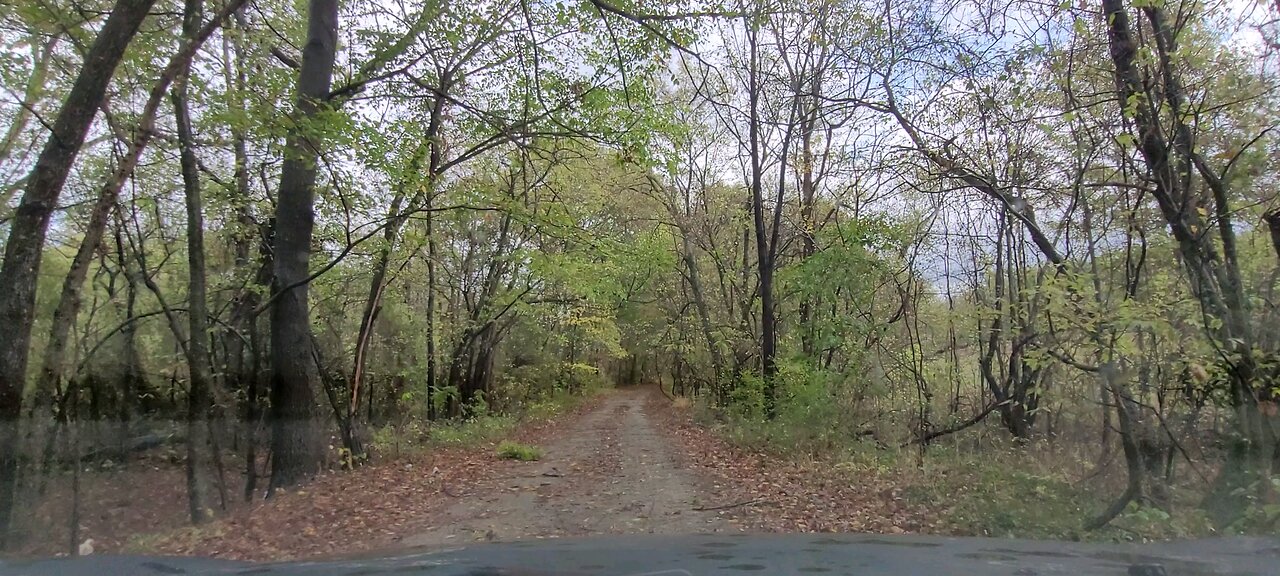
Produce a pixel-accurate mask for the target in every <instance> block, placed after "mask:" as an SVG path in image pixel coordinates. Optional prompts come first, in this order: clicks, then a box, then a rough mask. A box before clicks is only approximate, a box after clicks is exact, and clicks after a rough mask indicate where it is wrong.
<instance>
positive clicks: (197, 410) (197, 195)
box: [170, 0, 213, 524]
mask: <svg viewBox="0 0 1280 576" xmlns="http://www.w3.org/2000/svg"><path fill="white" fill-rule="evenodd" d="M201 1H202V0H186V5H185V8H184V13H183V16H182V36H183V38H184V39H185V40H186V41H187V42H193V41H194V40H195V35H196V34H197V33H198V32H199V29H200V17H201V9H200V8H201ZM170 96H171V100H172V101H173V114H174V120H175V124H176V125H177V129H178V149H179V165H180V166H181V169H182V187H183V190H184V191H185V193H186V209H187V274H188V277H187V328H188V333H189V334H190V339H189V341H188V343H187V364H188V366H187V370H188V372H189V377H188V385H187V442H186V443H187V464H186V465H187V509H188V512H189V513H190V515H191V522H192V523H193V524H202V523H204V522H205V521H206V520H209V519H210V518H211V517H212V516H213V514H212V510H211V509H210V508H209V504H208V498H209V493H208V482H207V478H206V473H207V470H205V468H206V467H207V463H206V459H205V454H204V452H205V450H206V449H207V448H208V443H209V438H208V432H209V428H208V424H209V423H208V412H209V398H210V389H211V387H212V386H213V382H212V381H213V374H212V370H211V367H210V364H209V313H208V310H207V308H208V306H207V302H208V291H207V288H206V282H205V254H204V201H203V199H202V198H201V191H200V167H199V163H198V161H197V160H196V153H195V149H194V148H193V146H194V139H195V136H194V135H193V134H192V129H191V111H190V108H189V107H188V105H187V72H186V71H185V70H184V71H183V72H181V73H179V74H178V77H177V78H175V79H174V83H173V91H172V93H171V94H170Z"/></svg>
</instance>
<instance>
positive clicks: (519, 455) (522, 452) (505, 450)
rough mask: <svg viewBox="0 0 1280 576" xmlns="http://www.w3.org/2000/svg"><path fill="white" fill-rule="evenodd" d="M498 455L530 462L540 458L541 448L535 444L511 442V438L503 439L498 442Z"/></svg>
mask: <svg viewBox="0 0 1280 576" xmlns="http://www.w3.org/2000/svg"><path fill="white" fill-rule="evenodd" d="M497 452H498V457H499V458H505V459H507V460H519V461H521V462H532V461H534V460H538V459H540V458H542V450H541V449H539V448H538V447H537V446H530V445H528V444H521V443H519V442H512V441H511V440H503V441H502V442H501V443H500V444H498V450H497Z"/></svg>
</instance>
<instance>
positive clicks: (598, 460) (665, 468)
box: [400, 389, 733, 548]
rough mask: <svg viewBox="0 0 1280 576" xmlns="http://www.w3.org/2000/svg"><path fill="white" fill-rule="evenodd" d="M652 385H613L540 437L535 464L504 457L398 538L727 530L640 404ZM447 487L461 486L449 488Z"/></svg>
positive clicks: (438, 542)
mask: <svg viewBox="0 0 1280 576" xmlns="http://www.w3.org/2000/svg"><path fill="white" fill-rule="evenodd" d="M651 392H652V391H650V390H634V389H629V390H618V391H616V392H613V393H611V394H610V395H609V396H608V397H606V398H605V399H604V400H603V401H601V402H600V404H599V405H598V406H597V407H595V408H594V409H593V410H591V411H590V412H588V413H587V414H585V415H583V416H582V417H581V418H579V419H578V420H577V421H576V422H573V423H572V424H571V425H569V426H568V427H567V428H566V429H563V430H561V431H560V432H559V433H558V434H557V435H556V437H555V439H554V440H552V441H550V442H548V443H546V444H544V445H543V446H542V449H543V457H542V459H541V460H539V461H537V462H510V463H506V464H505V467H506V470H505V471H504V472H507V473H502V474H500V475H499V476H498V477H497V478H496V479H495V480H492V481H488V482H482V483H481V484H479V485H476V486H471V487H466V488H465V493H460V494H459V497H458V499H457V501H456V502H454V503H453V504H452V505H450V506H449V507H448V508H447V509H445V510H444V511H443V513H441V514H440V515H439V516H436V517H433V518H430V519H428V521H429V522H431V524H432V525H431V526H428V527H426V528H425V529H424V530H422V531H421V532H419V533H417V534H413V535H410V536H407V537H405V538H403V539H402V540H401V542H400V543H401V544H402V545H404V546H409V547H414V548H436V547H445V546H450V545H457V544H462V543H467V542H474V541H486V540H496V541H510V540H523V539H536V538H555V537H562V536H589V535H600V534H639V533H656V534H691V533H706V532H719V531H724V530H732V529H733V528H731V527H730V526H729V525H728V524H727V523H726V522H725V521H724V520H723V519H722V518H721V516H720V515H719V514H717V513H716V512H714V511H698V510H696V509H695V508H698V507H700V506H701V505H704V504H705V502H703V500H704V499H705V496H703V491H702V490H701V489H700V488H699V481H698V478H696V477H695V476H694V474H693V473H692V472H690V471H687V470H684V469H682V468H681V467H680V465H679V463H678V460H677V458H676V456H675V454H674V452H673V450H672V447H671V446H669V444H668V439H667V437H666V435H664V434H661V433H660V431H659V430H658V429H657V428H656V426H655V424H654V423H653V421H652V420H651V418H650V416H649V414H648V413H647V412H646V410H645V404H646V402H647V401H648V397H649V395H650V394H651ZM451 488H452V489H453V490H454V491H455V492H456V491H458V490H460V489H462V487H456V486H455V487H451Z"/></svg>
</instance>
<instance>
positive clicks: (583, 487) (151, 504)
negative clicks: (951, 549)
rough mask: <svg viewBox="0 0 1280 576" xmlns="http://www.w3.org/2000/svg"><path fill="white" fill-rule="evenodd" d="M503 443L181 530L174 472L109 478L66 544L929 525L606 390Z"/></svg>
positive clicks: (370, 473)
mask: <svg viewBox="0 0 1280 576" xmlns="http://www.w3.org/2000/svg"><path fill="white" fill-rule="evenodd" d="M511 438H514V439H517V440H519V441H521V442H526V443H531V444H535V445H537V446H539V447H540V448H541V449H542V458H541V459H540V460H538V461H534V462H519V461H513V460H502V459H499V458H498V457H497V456H496V455H495V453H494V449H493V445H492V444H485V445H482V446H472V447H467V448H447V449H444V448H442V449H433V450H431V451H430V452H429V453H427V454H423V455H420V456H416V457H407V456H404V457H401V458H398V459H388V460H386V461H383V462H380V463H376V464H373V465H368V466H364V467H362V468H360V469H358V470H356V471H354V472H343V473H332V474H326V475H324V476H322V477H320V478H318V479H317V480H315V481H314V482H311V483H310V484H307V485H305V486H303V487H300V488H299V489H297V490H295V491H292V492H288V493H284V494H280V495H277V496H276V497H275V498H272V499H270V500H268V501H264V502H259V503H256V504H254V505H253V506H247V505H244V506H240V507H239V508H236V509H233V510H232V511H231V512H229V513H227V514H226V515H225V516H223V517H222V518H220V519H219V520H217V521H215V522H212V523H210V524H208V525H205V526H201V527H197V528H191V527H184V526H183V524H184V515H185V507H184V501H183V499H182V495H181V487H182V482H181V467H180V466H172V467H173V468H174V470H172V474H169V475H170V476H173V478H167V477H166V478H161V477H159V476H160V475H163V474H165V473H166V472H165V471H163V470H160V469H158V468H156V467H145V469H146V471H144V472H141V474H148V475H151V476H155V477H148V478H146V479H145V481H146V482H147V484H149V485H150V486H152V488H151V491H150V492H149V495H146V494H142V493H141V492H139V490H143V491H145V490H146V489H145V488H139V482H140V481H142V480H144V479H143V478H134V477H131V476H130V474H125V473H122V474H119V475H117V476H116V477H113V478H114V479H111V480H109V481H107V482H97V483H95V484H102V485H101V486H97V487H92V486H90V487H89V488H88V489H87V492H86V493H87V495H88V496H89V497H88V499H87V500H88V502H87V503H86V505H85V510H84V512H83V513H82V517H83V518H84V527H83V528H82V532H81V538H82V539H83V538H93V539H94V540H95V553H104V552H106V553H110V552H122V551H130V552H145V553H151V554H177V555H199V556H215V557H227V558H238V559H250V560H282V559H292V558H302V557H325V556H334V555H341V554H350V553H354V552H364V551H377V552H383V551H386V552H388V553H394V552H395V551H397V550H399V551H403V550H406V549H431V548H439V547H448V546H456V545H459V544H464V543H469V542H476V541H495V540H496V541H508V540H521V539H534V538H555V537H571V536H589V535H598V534H626V533H660V534H686V533H706V532H723V531H735V532H736V531H786V532H790V531H855V532H884V533H903V532H916V531H921V532H931V531H936V530H937V529H938V526H937V525H936V524H934V523H931V522H930V521H928V520H927V519H928V518H929V517H930V516H931V515H929V514H925V513H923V511H921V510H916V509H913V508H912V507H911V506H910V505H908V504H907V503H906V502H905V501H904V500H903V499H902V498H901V497H900V496H899V493H898V491H897V489H895V488H892V487H891V485H892V483H891V482H889V481H888V480H887V479H877V478H878V476H876V475H868V476H866V477H865V478H859V479H856V480H854V481H851V471H849V470H838V469H833V468H832V467H831V466H830V465H829V464H828V465H824V464H823V463H821V462H810V463H806V462H805V461H803V460H798V459H795V458H785V459H784V458H782V457H779V456H771V455H767V454H763V453H755V452H747V451H742V450H739V449H736V448H734V447H731V446H730V445H728V444H727V443H726V442H724V441H723V440H722V439H720V438H719V437H717V436H716V434H715V433H713V432H711V431H709V430H707V429H705V428H703V427H701V426H698V425H696V424H695V423H693V421H692V418H691V417H690V415H689V411H688V410H681V409H677V408H673V407H672V404H671V403H670V402H669V401H668V400H667V399H666V398H664V397H663V396H662V395H661V394H659V392H658V391H657V390H656V389H654V388H645V389H624V390H616V391H611V392H609V393H607V394H604V395H602V396H601V397H599V398H596V399H594V400H592V401H591V402H588V403H587V404H585V405H583V406H582V407H580V408H579V409H578V410H576V411H575V412H573V413H570V414H566V415H564V416H562V417H560V418H559V419H557V420H556V421H554V422H544V423H536V424H528V425H525V426H522V427H521V428H519V429H518V430H516V431H515V432H513V433H512V434H511ZM156 486H167V488H166V489H164V490H156V489H155V487H156ZM170 491H172V492H173V494H169V493H168V492H170ZM134 492H139V493H137V494H135V493H134ZM50 514H53V512H50ZM50 521H52V520H50ZM49 536H50V537H47V538H41V539H36V541H35V542H34V543H33V545H31V546H29V547H28V548H27V549H26V550H24V551H23V552H24V553H25V554H27V555H50V554H55V553H57V552H59V551H64V550H66V542H67V538H66V532H65V530H64V531H62V536H61V537H55V536H54V535H53V534H49Z"/></svg>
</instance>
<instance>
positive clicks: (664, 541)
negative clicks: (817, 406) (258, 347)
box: [0, 534, 1280, 576]
mask: <svg viewBox="0 0 1280 576" xmlns="http://www.w3.org/2000/svg"><path fill="white" fill-rule="evenodd" d="M112 574H128V575H139V576H157V575H164V576H171V575H179V574H190V575H228V576H229V575H246V576H248V575H261V576H267V575H285V576H330V575H332V576H357V575H365V576H368V575H386V576H391V575H396V576H399V575H424V576H428V575H429V576H502V575H509V576H551V575H555V576H682V575H688V576H702V575H716V576H730V575H732V576H751V575H755V574H758V575H760V576H765V575H769V576H772V575H776V574H799V575H807V576H821V575H823V574H831V575H833V576H834V575H837V574H857V575H859V576H905V575H917V574H919V575H943V574H957V575H961V574H971V575H975V576H986V575H992V576H997V575H1011V576H1033V575H1042V574H1043V575H1049V574H1071V575H1075V576H1085V575H1093V574H1107V575H1109V574H1121V575H1126V576H1148V575H1153V576H1154V575H1160V574H1169V575H1171V576H1180V575H1186V576H1191V575H1205V574H1231V575H1245V574H1251V575H1276V574H1280V540H1274V539H1265V538H1243V537H1240V538H1221V539H1206V540H1190V541H1181V542H1163V543H1157V544H1146V545H1123V544H1083V543H1076V542H1055V541H1036V540H1012V539H996V538H945V537H935V536H874V535H853V534H787V535H771V534H751V535H718V534H711V535H698V536H679V537H672V536H611V537H598V538H586V539H557V540H533V541H523V542H511V543H495V544H478V545H474V546H463V547H458V548H453V549H446V550H436V551H429V552H428V551H421V552H414V551H399V552H396V553H393V554H387V555H381V556H372V555H369V556H365V557H360V558H349V559H343V560H326V561H314V562H279V563H266V564H253V563H248V562H236V561H230V560H215V559H204V558H176V557H147V556H109V555H103V556H89V557H83V558H74V559H51V560H39V561H30V562H8V563H0V575H5V576H8V575H15V576H16V575H31V576H98V575H112Z"/></svg>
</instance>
